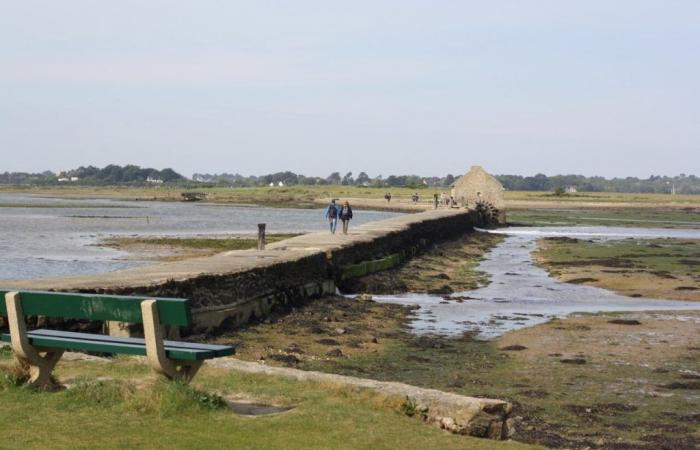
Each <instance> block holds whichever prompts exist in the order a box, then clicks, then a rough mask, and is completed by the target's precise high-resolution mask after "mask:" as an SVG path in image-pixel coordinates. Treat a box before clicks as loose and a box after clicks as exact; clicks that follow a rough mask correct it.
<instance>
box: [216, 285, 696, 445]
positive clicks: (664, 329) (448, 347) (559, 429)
mask: <svg viewBox="0 0 700 450" xmlns="http://www.w3.org/2000/svg"><path fill="white" fill-rule="evenodd" d="M674 314H677V313H674ZM410 319H411V310H410V308H406V307H401V306H398V305H390V304H379V303H374V302H372V301H368V300H367V299H364V300H362V299H360V300H358V301H354V300H352V299H348V298H343V297H334V298H332V299H324V300H314V301H311V302H309V303H307V304H305V305H303V306H300V307H297V308H294V309H290V310H289V311H288V312H287V313H286V314H279V315H275V316H273V317H270V318H269V320H266V321H265V322H260V323H257V324H251V325H249V326H247V327H245V328H244V329H242V330H239V331H236V332H230V333H227V334H223V335H220V336H218V337H217V338H216V339H215V340H216V342H222V343H234V344H236V345H238V346H239V347H238V348H239V355H238V357H239V358H241V359H244V360H248V361H261V360H263V361H265V363H266V364H268V365H273V366H287V367H296V368H301V369H306V370H319V371H324V372H329V373H336V374H342V375H351V376H358V377H363V378H372V379H376V380H381V381H399V382H404V383H407V384H411V385H415V386H422V387H427V388H435V389H440V390H445V391H449V392H455V393H459V394H462V395H468V396H476V397H480V396H482V397H490V398H500V399H504V400H508V401H510V402H512V403H513V404H514V405H515V409H514V412H513V414H512V417H514V427H515V431H514V433H515V434H514V435H513V438H514V439H516V440H519V441H523V442H530V443H539V444H544V445H547V446H549V447H552V448H574V449H583V448H587V447H589V448H601V449H630V450H631V449H645V450H647V449H648V450H652V449H658V448H664V447H663V446H664V445H667V446H672V448H674V449H691V448H696V446H697V445H698V444H700V438H699V437H698V436H697V434H696V431H697V419H698V414H700V411H699V410H698V404H699V403H698V401H697V399H698V398H700V389H699V388H700V386H698V377H700V350H698V349H700V336H699V335H698V333H697V327H698V326H699V324H700V313H697V312H695V313H688V314H687V315H683V316H681V318H680V319H679V316H678V315H673V316H672V315H666V314H663V313H633V314H632V313H631V314H624V315H590V316H588V315H587V316H576V317H572V318H569V319H565V320H555V321H551V322H548V323H546V324H542V325H538V326H535V327H531V328H525V329H521V330H518V331H514V332H510V333H507V334H506V335H504V336H503V337H501V338H499V339H497V340H494V341H485V342H484V341H475V340H473V339H472V338H471V337H470V336H469V335H463V336H459V337H454V338H449V337H441V336H434V335H423V336H416V335H414V334H412V333H410V332H409V331H408V330H407V324H408V321H409V320H410ZM669 448H671V447H669Z"/></svg>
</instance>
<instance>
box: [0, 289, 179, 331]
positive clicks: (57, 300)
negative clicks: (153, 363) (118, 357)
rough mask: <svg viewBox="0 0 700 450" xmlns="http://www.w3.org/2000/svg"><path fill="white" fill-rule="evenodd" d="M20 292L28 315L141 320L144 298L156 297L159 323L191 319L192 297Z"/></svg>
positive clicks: (0, 310)
mask: <svg viewBox="0 0 700 450" xmlns="http://www.w3.org/2000/svg"><path fill="white" fill-rule="evenodd" d="M7 292H12V291H11V290H8V289H0V315H2V316H6V315H7V308H6V305H5V294H6V293H7ZM19 293H20V298H21V301H22V309H23V310H24V314H26V315H28V316H47V317H64V318H67V319H88V320H99V321H104V320H114V321H118V322H129V323H142V322H143V320H142V317H141V302H142V301H143V300H146V299H149V298H155V300H157V305H158V315H159V316H160V323H162V324H163V325H179V326H187V325H190V324H191V323H192V316H191V314H190V301H189V300H186V299H177V298H157V297H131V296H121V295H97V294H73V293H68V292H43V291H19Z"/></svg>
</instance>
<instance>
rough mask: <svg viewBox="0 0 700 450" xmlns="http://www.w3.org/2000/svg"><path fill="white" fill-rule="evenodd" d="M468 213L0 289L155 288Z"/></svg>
mask: <svg viewBox="0 0 700 450" xmlns="http://www.w3.org/2000/svg"><path fill="white" fill-rule="evenodd" d="M460 214H468V212H467V211H466V210H460V209H438V210H431V211H425V212H421V213H417V214H408V215H404V216H398V217H393V218H390V219H386V220H382V221H377V222H370V223H366V224H363V225H361V226H358V227H352V224H351V227H350V234H348V235H347V236H344V235H342V234H335V235H331V234H330V233H329V232H319V233H310V234H305V235H302V236H297V237H294V238H291V239H287V240H284V241H280V242H276V243H274V244H270V245H268V246H267V248H266V249H265V250H263V251H258V250H235V251H229V252H224V253H219V254H217V255H214V256H209V257H202V258H192V259H187V260H183V261H174V262H167V263H159V264H154V265H151V266H147V267H138V268H132V269H126V270H120V271H116V272H110V273H104V274H96V275H82V276H72V277H62V278H45V279H37V280H13V281H4V282H2V286H3V288H9V289H26V290H47V289H55V290H66V291H67V290H100V289H108V290H111V289H120V288H128V287H143V286H156V285H160V284H163V283H166V282H168V281H184V280H188V279H192V278H196V277H199V276H203V275H225V274H234V273H237V272H244V271H247V270H251V269H255V268H262V267H269V266H273V265H276V264H280V263H284V262H289V261H294V260H299V259H301V258H304V257H308V256H312V255H317V254H326V255H328V254H331V253H332V252H334V251H336V250H338V249H341V248H344V247H348V246H352V245H356V244H359V243H367V242H371V241H373V240H375V239H377V238H379V237H382V236H386V235H387V234H390V233H393V232H397V231H401V230H405V229H408V228H409V227H410V226H411V225H414V224H416V223H420V222H426V221H431V220H436V219H439V218H443V217H448V216H457V215H460Z"/></svg>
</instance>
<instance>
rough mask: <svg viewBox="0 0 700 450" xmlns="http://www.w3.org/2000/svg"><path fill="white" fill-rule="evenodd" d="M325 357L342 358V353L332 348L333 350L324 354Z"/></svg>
mask: <svg viewBox="0 0 700 450" xmlns="http://www.w3.org/2000/svg"><path fill="white" fill-rule="evenodd" d="M326 356H330V357H332V358H340V357H342V356H343V352H342V351H341V350H340V349H339V348H334V349H333V350H331V351H329V352H328V353H326Z"/></svg>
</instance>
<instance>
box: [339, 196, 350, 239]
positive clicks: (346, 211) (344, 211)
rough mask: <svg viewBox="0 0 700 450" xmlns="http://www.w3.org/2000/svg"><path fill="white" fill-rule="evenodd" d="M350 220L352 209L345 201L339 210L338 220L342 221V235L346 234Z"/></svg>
mask: <svg viewBox="0 0 700 450" xmlns="http://www.w3.org/2000/svg"><path fill="white" fill-rule="evenodd" d="M350 219H352V208H351V207H350V202H348V201H347V200H346V201H345V203H344V204H343V207H342V208H341V210H340V220H342V221H343V234H348V226H349V225H350Z"/></svg>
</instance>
